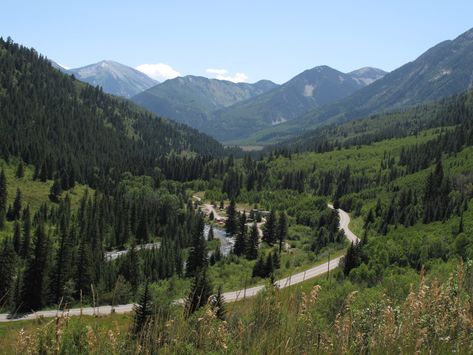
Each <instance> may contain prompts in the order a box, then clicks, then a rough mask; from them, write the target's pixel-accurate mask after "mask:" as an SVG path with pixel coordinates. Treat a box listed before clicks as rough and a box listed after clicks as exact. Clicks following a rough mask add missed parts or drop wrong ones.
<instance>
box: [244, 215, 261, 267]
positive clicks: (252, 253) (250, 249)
mask: <svg viewBox="0 0 473 355" xmlns="http://www.w3.org/2000/svg"><path fill="white" fill-rule="evenodd" d="M258 247H259V234H258V225H257V224H256V221H255V222H253V225H252V226H251V231H250V236H249V238H248V244H247V246H246V253H245V256H246V258H247V259H250V260H255V259H256V258H257V257H258Z"/></svg>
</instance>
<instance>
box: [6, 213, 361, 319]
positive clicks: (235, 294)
mask: <svg viewBox="0 0 473 355" xmlns="http://www.w3.org/2000/svg"><path fill="white" fill-rule="evenodd" d="M205 206H206V207H208V206H210V205H205ZM328 207H330V208H332V209H333V206H332V205H330V204H329V205H328ZM210 208H211V209H212V210H214V209H213V207H212V206H210ZM338 213H339V215H340V229H342V230H343V231H344V232H345V235H346V236H347V238H348V239H349V240H350V241H352V242H355V243H357V242H359V238H358V237H357V236H356V235H355V234H354V233H353V232H352V231H351V230H350V229H349V228H348V225H349V224H350V216H349V215H348V213H346V212H345V211H343V210H341V209H339V210H338ZM214 215H215V216H218V214H217V213H216V211H215V210H214ZM341 258H342V257H341V256H339V257H337V258H335V259H332V260H330V262H326V263H323V264H321V265H317V266H314V267H312V268H310V269H308V270H306V271H303V272H299V273H297V274H293V275H291V276H289V277H285V278H283V279H281V280H278V281H276V285H277V286H279V287H280V288H284V287H288V286H292V285H296V284H298V283H301V282H303V281H305V280H309V279H312V278H314V277H317V276H320V275H323V274H325V273H326V272H327V271H329V270H333V269H335V268H337V267H338V264H339V263H340V259H341ZM264 287H265V286H264V285H260V286H254V287H251V288H247V289H244V290H239V291H231V292H225V293H224V294H223V297H224V298H225V301H226V302H236V301H238V300H241V299H244V298H247V297H253V296H255V295H256V294H257V293H258V292H260V291H261V290H262V289H263V288H264ZM177 302H182V301H181V300H178V301H177ZM133 307H134V304H125V305H120V306H115V307H113V311H114V312H115V313H129V312H132V311H133ZM111 312H112V307H111V306H100V307H86V308H82V309H80V308H72V309H69V310H68V311H67V312H66V313H67V314H68V315H70V316H79V315H82V314H83V315H105V314H110V313H111ZM61 314H62V312H58V311H56V310H50V311H38V312H34V313H29V314H26V315H24V316H22V317H18V318H9V315H8V314H0V322H11V321H16V320H28V319H29V320H31V319H35V318H37V317H46V318H48V317H56V316H57V315H61Z"/></svg>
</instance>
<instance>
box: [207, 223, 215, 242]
mask: <svg viewBox="0 0 473 355" xmlns="http://www.w3.org/2000/svg"><path fill="white" fill-rule="evenodd" d="M207 240H208V241H209V242H210V241H212V240H214V227H213V226H212V225H211V226H210V228H209V234H207Z"/></svg>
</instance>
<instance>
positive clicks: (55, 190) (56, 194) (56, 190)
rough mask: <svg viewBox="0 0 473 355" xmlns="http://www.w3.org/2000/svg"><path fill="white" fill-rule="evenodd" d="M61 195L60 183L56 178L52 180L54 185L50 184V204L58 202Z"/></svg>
mask: <svg viewBox="0 0 473 355" xmlns="http://www.w3.org/2000/svg"><path fill="white" fill-rule="evenodd" d="M61 193H62V186H61V181H60V180H59V179H58V178H56V179H54V183H53V184H52V186H51V189H49V199H50V200H51V201H52V202H59V199H60V197H61Z"/></svg>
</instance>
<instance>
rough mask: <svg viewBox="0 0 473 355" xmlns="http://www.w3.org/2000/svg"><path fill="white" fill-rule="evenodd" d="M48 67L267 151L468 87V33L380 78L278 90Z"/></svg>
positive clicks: (318, 80)
mask: <svg viewBox="0 0 473 355" xmlns="http://www.w3.org/2000/svg"><path fill="white" fill-rule="evenodd" d="M51 63H52V65H53V66H54V67H55V68H57V69H59V70H61V71H63V72H66V73H68V74H74V76H75V77H76V78H78V79H80V80H82V81H85V82H88V83H90V84H92V85H100V86H102V87H103V89H104V91H105V92H107V93H111V94H114V95H118V96H123V97H125V98H130V99H131V100H132V101H134V102H135V103H136V104H138V105H140V106H142V107H144V108H146V109H148V110H150V111H152V112H154V113H156V114H158V115H160V116H164V117H167V118H169V119H172V120H175V121H178V122H181V123H185V124H187V125H189V126H191V127H194V128H197V129H199V130H201V131H203V132H205V133H207V134H209V135H211V136H213V137H215V138H217V139H218V140H220V141H222V142H225V143H227V144H250V145H269V144H273V143H278V142H282V141H285V140H291V139H293V138H294V137H296V136H298V135H300V134H302V133H304V134H307V132H309V131H310V130H312V129H316V128H318V127H320V126H323V125H327V124H331V123H339V122H344V121H348V120H353V119H357V118H362V117H366V116H369V115H372V114H375V113H381V112H388V111H393V110H394V111H395V110H399V109H403V108H406V107H410V106H414V105H416V104H419V103H425V102H430V101H434V100H437V99H440V98H443V97H447V96H452V95H455V94H458V93H461V92H464V91H466V90H468V89H471V88H472V87H473V29H471V30H469V31H467V32H465V33H464V34H462V35H460V36H458V37H457V38H456V39H454V40H447V41H444V42H441V43H439V44H438V45H436V46H434V47H432V48H431V49H429V50H427V51H426V52H425V53H424V54H422V55H420V56H419V57H418V58H417V59H415V60H414V61H412V62H409V63H407V64H405V65H403V66H401V67H399V68H398V69H396V70H394V71H392V72H390V73H386V72H384V71H382V70H380V69H377V68H371V67H365V68H361V69H358V70H355V71H352V72H349V73H342V72H340V71H337V70H335V69H333V68H331V67H329V66H318V67H315V68H312V69H309V70H306V71H304V72H302V73H300V74H298V75H296V76H295V77H294V78H292V79H290V80H289V81H287V82H286V83H284V84H282V85H278V84H275V83H273V82H271V81H269V80H261V81H258V82H256V83H254V84H249V83H233V82H230V81H224V80H217V79H209V78H204V77H199V76H192V75H189V76H185V77H178V78H175V79H170V80H166V81H165V82H163V83H157V82H156V81H154V80H153V79H151V78H149V77H148V76H146V75H145V74H143V73H141V72H139V71H137V70H135V69H133V68H130V67H127V66H125V65H123V64H119V63H116V62H113V61H102V62H99V63H96V64H92V65H88V66H85V67H82V68H76V69H70V70H69V69H64V68H62V67H61V66H60V65H58V64H57V63H54V62H51Z"/></svg>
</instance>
